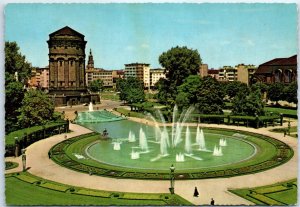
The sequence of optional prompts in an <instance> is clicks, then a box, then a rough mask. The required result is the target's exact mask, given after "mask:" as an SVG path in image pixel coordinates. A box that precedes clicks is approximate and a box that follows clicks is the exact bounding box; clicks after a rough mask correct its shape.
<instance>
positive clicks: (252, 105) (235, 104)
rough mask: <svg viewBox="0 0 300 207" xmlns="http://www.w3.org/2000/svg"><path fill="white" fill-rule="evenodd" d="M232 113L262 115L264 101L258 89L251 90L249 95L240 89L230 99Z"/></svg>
mask: <svg viewBox="0 0 300 207" xmlns="http://www.w3.org/2000/svg"><path fill="white" fill-rule="evenodd" d="M232 114H233V115H247V116H255V115H263V114H264V102H263V100H262V98H261V93H260V90H258V89H257V90H255V91H251V92H250V93H249V95H247V94H245V93H243V92H242V91H240V92H239V93H238V94H237V95H236V96H235V98H234V99H233V101H232Z"/></svg>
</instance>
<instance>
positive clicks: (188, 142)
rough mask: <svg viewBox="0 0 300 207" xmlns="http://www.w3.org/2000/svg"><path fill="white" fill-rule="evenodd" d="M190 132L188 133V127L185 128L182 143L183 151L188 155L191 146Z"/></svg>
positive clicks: (190, 152)
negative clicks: (183, 141)
mask: <svg viewBox="0 0 300 207" xmlns="http://www.w3.org/2000/svg"><path fill="white" fill-rule="evenodd" d="M190 136H191V134H190V129H189V127H187V128H186V132H185V145H184V149H185V152H186V153H187V154H188V155H192V146H191V137H190Z"/></svg>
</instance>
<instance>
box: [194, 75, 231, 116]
mask: <svg viewBox="0 0 300 207" xmlns="http://www.w3.org/2000/svg"><path fill="white" fill-rule="evenodd" d="M224 96H225V94H224V92H223V90H222V88H221V85H220V83H219V82H218V81H217V80H216V79H214V78H212V77H211V76H205V77H203V79H202V83H201V85H200V88H199V93H198V95H197V99H198V101H197V103H196V104H195V106H196V108H197V109H198V111H199V112H200V113H202V114H223V108H224V101H223V99H224Z"/></svg>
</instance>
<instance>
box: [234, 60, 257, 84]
mask: <svg viewBox="0 0 300 207" xmlns="http://www.w3.org/2000/svg"><path fill="white" fill-rule="evenodd" d="M235 67H236V68H237V80H238V81H240V82H242V83H246V84H247V85H249V83H250V79H251V78H252V76H253V74H254V72H255V71H256V69H257V68H256V67H255V66H254V65H244V64H239V65H237V66H235Z"/></svg>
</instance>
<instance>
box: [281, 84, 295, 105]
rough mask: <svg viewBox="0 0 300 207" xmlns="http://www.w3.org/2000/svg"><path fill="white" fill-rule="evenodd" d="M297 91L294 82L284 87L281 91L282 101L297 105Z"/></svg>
mask: <svg viewBox="0 0 300 207" xmlns="http://www.w3.org/2000/svg"><path fill="white" fill-rule="evenodd" d="M297 89H298V85H297V82H296V81H295V82H292V83H290V84H289V85H287V86H285V87H284V90H283V93H284V99H285V100H286V101H287V102H290V103H295V104H298V98H297Z"/></svg>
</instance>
